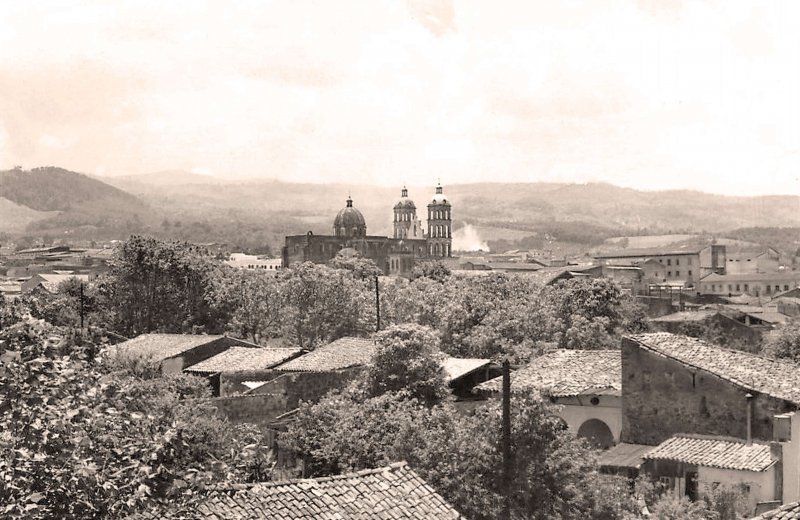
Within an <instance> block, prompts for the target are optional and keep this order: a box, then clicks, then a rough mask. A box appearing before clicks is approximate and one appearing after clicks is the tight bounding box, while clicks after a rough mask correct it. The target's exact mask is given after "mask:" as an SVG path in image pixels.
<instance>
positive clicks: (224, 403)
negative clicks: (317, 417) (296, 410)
mask: <svg viewBox="0 0 800 520" xmlns="http://www.w3.org/2000/svg"><path fill="white" fill-rule="evenodd" d="M208 402H209V403H210V404H212V405H213V406H214V407H215V408H216V409H217V412H218V413H219V414H221V415H223V416H224V417H227V419H228V420H229V421H231V422H232V423H237V424H238V423H251V424H255V425H257V426H260V427H262V428H266V427H267V425H268V424H269V423H270V422H271V421H272V420H273V419H275V418H276V417H278V416H279V415H281V414H284V413H286V412H287V411H289V410H290V409H291V408H289V407H288V406H287V400H286V396H284V395H275V394H247V395H236V396H229V397H216V398H214V399H209V401H208Z"/></svg>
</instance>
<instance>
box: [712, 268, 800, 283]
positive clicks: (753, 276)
mask: <svg viewBox="0 0 800 520" xmlns="http://www.w3.org/2000/svg"><path fill="white" fill-rule="evenodd" d="M773 280H780V281H794V280H800V271H783V272H781V273H742V274H717V273H711V274H710V275H708V276H706V277H704V278H703V279H702V280H701V281H702V282H704V283H705V282H761V281H764V282H766V281H773Z"/></svg>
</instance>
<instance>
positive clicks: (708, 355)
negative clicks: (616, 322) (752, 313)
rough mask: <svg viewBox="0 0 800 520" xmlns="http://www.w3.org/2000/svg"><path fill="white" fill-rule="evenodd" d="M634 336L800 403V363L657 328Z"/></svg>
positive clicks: (736, 381) (702, 366)
mask: <svg viewBox="0 0 800 520" xmlns="http://www.w3.org/2000/svg"><path fill="white" fill-rule="evenodd" d="M629 338H630V339H632V340H634V341H636V342H637V343H639V345H640V346H641V347H642V348H645V349H647V350H650V351H652V352H655V353H657V354H660V355H662V356H664V357H668V358H671V359H674V360H676V361H678V362H680V363H683V364H684V365H687V366H690V367H694V368H697V369H700V370H704V371H706V372H709V373H712V374H714V375H716V376H718V377H721V378H722V379H725V380H728V381H730V382H732V383H734V384H736V385H739V386H740V387H742V388H746V389H748V390H754V391H756V392H759V393H762V394H767V395H771V396H772V397H776V398H778V399H784V400H786V401H789V402H792V403H795V404H800V365H798V364H795V363H791V362H788V361H779V360H773V359H769V358H766V357H762V356H758V355H755V354H750V353H747V352H742V351H739V350H729V349H725V348H722V347H717V346H714V345H710V344H708V343H706V342H704V341H702V340H699V339H696V338H690V337H687V336H680V335H677V334H670V333H668V332H656V333H648V334H635V335H632V336H629Z"/></svg>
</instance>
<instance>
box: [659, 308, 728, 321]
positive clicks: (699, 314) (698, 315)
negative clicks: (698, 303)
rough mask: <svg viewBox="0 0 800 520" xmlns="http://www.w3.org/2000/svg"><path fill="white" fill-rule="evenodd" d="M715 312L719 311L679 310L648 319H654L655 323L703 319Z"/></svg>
mask: <svg viewBox="0 0 800 520" xmlns="http://www.w3.org/2000/svg"><path fill="white" fill-rule="evenodd" d="M716 314H719V311H715V310H698V311H681V312H673V313H672V314H667V315H665V316H659V317H658V318H652V319H651V320H650V321H654V322H656V323H665V322H684V321H704V320H706V319H708V318H710V317H712V316H714V315H716Z"/></svg>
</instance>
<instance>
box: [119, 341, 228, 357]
mask: <svg viewBox="0 0 800 520" xmlns="http://www.w3.org/2000/svg"><path fill="white" fill-rule="evenodd" d="M224 337H225V336H217V335H213V336H211V335H209V336H206V335H200V334H142V335H141V336H137V337H135V338H133V339H129V340H128V341H123V342H122V343H119V344H118V345H117V346H116V347H114V352H117V353H118V354H121V355H127V356H142V357H146V358H151V359H153V360H155V361H163V360H165V359H169V358H171V357H175V356H178V355H180V354H183V353H184V352H186V351H187V350H191V349H193V348H195V347H199V346H200V345H205V344H207V343H211V342H212V341H216V340H218V339H220V338H224Z"/></svg>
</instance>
